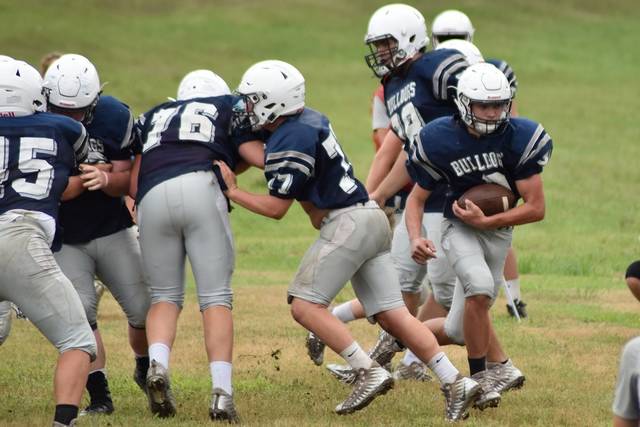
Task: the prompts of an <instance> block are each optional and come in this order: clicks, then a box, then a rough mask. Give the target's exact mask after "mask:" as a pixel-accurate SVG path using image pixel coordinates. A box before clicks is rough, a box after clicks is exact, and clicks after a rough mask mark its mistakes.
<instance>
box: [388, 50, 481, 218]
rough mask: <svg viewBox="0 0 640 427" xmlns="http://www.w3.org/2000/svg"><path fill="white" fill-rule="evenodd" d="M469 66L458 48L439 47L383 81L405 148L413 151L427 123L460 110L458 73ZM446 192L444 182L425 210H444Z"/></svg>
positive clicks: (391, 111) (392, 125) (392, 123)
mask: <svg viewBox="0 0 640 427" xmlns="http://www.w3.org/2000/svg"><path fill="white" fill-rule="evenodd" d="M468 65H469V64H468V63H467V61H466V60H465V58H464V56H463V55H462V54H461V53H460V52H458V51H457V50H453V49H439V50H434V51H431V52H427V53H425V54H424V55H422V56H421V57H420V58H418V59H417V60H416V61H414V62H413V63H411V64H410V65H409V67H408V69H407V70H401V71H400V72H397V73H394V74H393V75H391V77H390V78H388V79H385V80H384V81H383V84H384V98H385V102H386V105H387V112H388V114H389V117H390V118H391V129H392V130H393V132H395V133H396V135H398V137H399V138H400V139H402V140H403V141H404V149H405V151H407V152H409V147H410V145H411V142H412V141H413V140H414V138H415V137H416V135H417V134H418V133H419V132H420V129H422V127H423V126H424V125H425V124H426V123H429V122H431V121H432V120H434V119H437V118H438V117H443V116H449V115H452V114H454V113H455V112H456V111H457V110H456V107H455V104H454V103H453V99H452V98H453V93H454V92H455V88H456V86H457V83H458V75H459V74H460V73H461V72H462V71H464V69H465V68H466V67H467V66H468ZM445 193H446V186H444V185H443V186H442V187H441V188H437V189H435V190H434V192H433V194H432V195H431V197H429V201H428V202H427V204H426V206H425V211H426V212H442V208H443V205H444V200H445Z"/></svg>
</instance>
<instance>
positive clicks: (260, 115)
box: [236, 60, 305, 130]
mask: <svg viewBox="0 0 640 427" xmlns="http://www.w3.org/2000/svg"><path fill="white" fill-rule="evenodd" d="M236 92H237V93H238V94H240V95H242V96H243V97H244V99H245V103H246V107H245V108H246V111H245V113H246V114H247V115H248V118H249V120H250V123H251V126H252V128H253V129H254V130H257V129H261V128H262V127H263V126H264V125H265V124H267V123H273V122H274V121H275V120H276V119H277V118H278V117H280V116H286V115H290V114H294V113H296V112H298V111H300V110H302V109H303V108H304V105H305V82H304V77H303V76H302V74H301V73H300V71H298V69H297V68H296V67H294V66H293V65H291V64H288V63H286V62H283V61H278V60H267V61H261V62H258V63H256V64H253V65H252V66H251V67H249V69H247V71H245V73H244V75H243V76H242V79H241V81H240V85H239V86H238V89H237V90H236Z"/></svg>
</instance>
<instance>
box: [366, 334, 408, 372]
mask: <svg viewBox="0 0 640 427" xmlns="http://www.w3.org/2000/svg"><path fill="white" fill-rule="evenodd" d="M402 350H404V346H402V344H400V342H399V341H398V340H396V339H395V337H394V336H393V335H391V334H389V333H387V332H386V331H382V332H380V336H379V337H378V342H376V344H375V345H374V346H373V348H372V349H371V350H369V357H370V358H371V359H373V360H375V361H376V362H378V365H380V366H384V367H387V366H388V365H389V366H390V363H391V359H393V356H395V354H396V353H398V352H399V351H402Z"/></svg>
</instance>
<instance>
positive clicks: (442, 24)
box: [431, 9, 476, 48]
mask: <svg viewBox="0 0 640 427" xmlns="http://www.w3.org/2000/svg"><path fill="white" fill-rule="evenodd" d="M475 31H476V30H475V28H473V25H472V24H471V20H470V19H469V17H468V16H467V15H465V14H464V13H462V12H460V11H459V10H454V9H451V10H445V11H444V12H442V13H440V14H439V15H438V16H436V18H435V19H434V20H433V25H431V38H432V39H433V47H434V48H436V47H437V46H438V44H439V43H442V42H443V41H445V40H449V39H463V40H466V41H473V33H474V32H475Z"/></svg>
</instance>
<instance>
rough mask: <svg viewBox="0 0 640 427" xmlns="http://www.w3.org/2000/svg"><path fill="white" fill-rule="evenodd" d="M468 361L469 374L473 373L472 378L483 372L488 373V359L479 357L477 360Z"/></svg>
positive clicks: (470, 359)
mask: <svg viewBox="0 0 640 427" xmlns="http://www.w3.org/2000/svg"><path fill="white" fill-rule="evenodd" d="M467 360H468V361H469V372H470V373H471V376H473V375H474V374H476V373H478V372H482V371H486V370H487V358H486V357H478V358H475V359H472V358H468V359H467Z"/></svg>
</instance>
